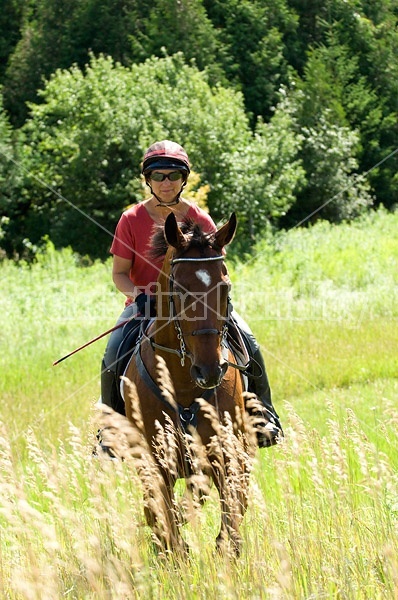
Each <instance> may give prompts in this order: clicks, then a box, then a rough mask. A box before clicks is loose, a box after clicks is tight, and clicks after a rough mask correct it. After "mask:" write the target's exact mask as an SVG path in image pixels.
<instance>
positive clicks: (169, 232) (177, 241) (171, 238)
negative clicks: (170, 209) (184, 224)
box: [164, 213, 186, 250]
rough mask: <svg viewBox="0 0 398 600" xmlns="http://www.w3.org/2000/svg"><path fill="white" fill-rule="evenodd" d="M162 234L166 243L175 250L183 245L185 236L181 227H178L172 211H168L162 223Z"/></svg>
mask: <svg viewBox="0 0 398 600" xmlns="http://www.w3.org/2000/svg"><path fill="white" fill-rule="evenodd" d="M164 235H165V238H166V240H167V243H168V244H170V246H173V248H176V249H177V250H181V249H182V248H183V247H184V246H185V243H186V241H185V237H184V234H183V233H182V231H181V229H180V228H179V227H178V223H177V219H176V218H175V214H174V213H170V214H169V215H168V216H167V219H166V221H165V223H164Z"/></svg>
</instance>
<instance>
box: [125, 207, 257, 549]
mask: <svg viewBox="0 0 398 600" xmlns="http://www.w3.org/2000/svg"><path fill="white" fill-rule="evenodd" d="M235 230H236V217H235V215H234V214H233V215H232V216H231V218H230V220H229V221H228V222H227V223H226V224H225V225H223V226H222V227H221V228H220V229H219V230H217V231H216V232H215V233H214V234H210V235H209V234H205V233H204V232H203V231H202V230H201V229H200V227H199V226H198V225H196V224H193V223H191V222H187V223H185V225H181V227H180V226H179V225H178V224H177V222H176V219H175V216H174V214H172V213H171V214H170V215H169V216H168V217H167V219H166V222H165V226H164V229H163V228H162V229H161V231H160V234H161V235H159V233H158V234H157V235H156V236H155V238H154V252H156V251H157V252H158V256H161V255H162V256H163V255H164V262H163V268H162V271H161V273H160V276H159V278H158V283H157V291H156V312H157V316H156V318H155V319H154V320H153V321H152V322H151V324H150V325H149V328H148V329H147V330H146V331H145V332H143V333H142V335H141V339H140V340H139V343H138V344H137V346H136V349H135V353H134V355H133V357H132V360H131V362H130V364H129V366H128V368H127V371H126V378H127V379H126V381H127V382H128V381H129V380H130V381H131V382H133V383H134V384H135V387H136V393H137V398H138V407H139V411H138V412H139V413H140V419H141V418H142V422H141V425H140V427H141V431H143V432H144V436H145V438H146V440H147V442H148V447H149V448H150V449H151V453H152V457H153V464H154V465H155V466H156V470H157V473H158V475H160V477H159V481H160V486H159V487H160V490H159V492H160V493H159V495H158V496H157V498H156V501H154V498H153V497H152V498H149V497H147V498H146V502H145V514H146V519H147V522H148V524H149V525H150V526H151V527H152V530H153V532H154V534H155V539H156V540H157V543H158V544H159V546H161V547H162V548H164V549H166V550H174V549H179V548H180V549H181V548H183V547H185V544H184V542H183V540H182V537H181V533H180V527H179V519H178V517H177V513H178V511H176V508H175V506H176V504H175V498H174V484H175V482H176V480H177V478H181V477H182V478H185V479H186V480H187V484H188V488H189V481H191V480H190V476H191V475H193V474H194V473H195V467H194V464H195V461H196V459H195V457H194V458H192V452H191V450H190V445H189V444H188V445H187V443H186V440H187V439H191V441H192V440H193V439H195V440H196V441H197V440H200V448H201V450H200V452H199V454H200V453H201V454H202V455H205V457H206V461H205V466H203V464H202V466H201V468H200V469H201V473H202V474H203V473H204V474H205V475H206V477H208V478H211V479H212V480H213V481H214V483H215V485H216V487H217V490H218V492H219V497H220V503H221V527H220V532H219V535H218V537H217V546H218V547H219V548H220V547H224V544H226V545H227V546H228V545H229V546H231V547H232V549H233V551H234V552H236V553H237V552H239V547H240V541H241V540H240V535H239V526H240V523H241V521H242V518H243V515H244V513H245V510H246V507H247V485H248V479H249V472H250V468H251V458H252V451H253V447H252V445H251V444H250V443H247V439H249V438H248V437H246V435H245V430H246V423H247V421H246V417H245V408H244V399H243V383H242V374H241V372H240V370H239V368H238V367H237V365H236V362H235V359H234V357H233V355H232V353H231V352H230V350H229V349H228V347H227V344H226V332H227V326H226V322H227V319H228V310H229V300H228V299H229V291H230V280H229V277H228V271H227V268H226V265H225V261H224V253H223V248H224V246H226V245H227V244H228V243H229V242H230V241H231V240H232V238H233V236H234V234H235ZM159 245H160V248H157V249H156V246H159ZM162 246H163V247H162ZM154 255H155V254H154ZM159 357H162V358H163V359H164V363H165V364H166V365H167V369H168V372H169V374H170V380H171V382H172V386H173V387H174V390H176V392H175V396H174V398H173V397H170V394H167V393H166V392H165V387H167V386H164V385H162V384H161V383H159V385H158V384H157V383H156V380H157V379H158V377H157V369H158V367H159ZM160 360H161V359H160ZM131 387H134V386H130V385H128V386H127V388H129V389H130V388H131ZM159 388H162V390H160V389H159ZM129 400H130V401H129ZM126 416H127V418H128V419H129V420H130V421H131V422H132V423H133V424H135V425H137V423H136V421H137V412H136V410H135V408H134V402H132V401H131V398H127V401H126ZM171 424H173V426H174V429H175V431H176V432H177V435H176V436H175V438H174V442H173V443H168V446H169V447H168V449H167V452H168V451H170V449H171V448H172V446H173V445H174V446H175V462H174V466H173V467H170V466H169V464H170V463H168V462H167V461H166V460H164V456H165V450H163V459H162V458H161V457H159V431H163V432H165V431H169V430H170V425H171ZM226 431H229V432H230V434H231V436H232V441H231V436H230V439H229V440H228V436H227V435H226ZM166 443H167V442H166ZM191 445H192V444H191ZM238 449H240V450H238ZM167 452H166V453H167ZM197 454H198V453H197ZM189 455H190V456H189ZM196 458H197V457H196ZM196 464H197V461H196ZM144 493H145V492H144ZM149 495H151V494H149Z"/></svg>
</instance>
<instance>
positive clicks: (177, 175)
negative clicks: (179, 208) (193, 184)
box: [148, 169, 184, 204]
mask: <svg viewBox="0 0 398 600" xmlns="http://www.w3.org/2000/svg"><path fill="white" fill-rule="evenodd" d="M161 179H163V181H159V180H161ZM148 180H149V184H150V186H151V188H152V190H153V192H154V193H155V194H156V196H157V197H158V198H160V199H161V200H162V202H165V203H166V204H167V203H168V202H173V200H174V198H175V197H176V196H177V194H179V192H180V191H181V187H182V185H183V183H184V179H183V175H182V173H181V171H176V169H156V171H152V172H151V173H150V175H149V177H148Z"/></svg>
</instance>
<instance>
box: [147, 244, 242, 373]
mask: <svg viewBox="0 0 398 600" xmlns="http://www.w3.org/2000/svg"><path fill="white" fill-rule="evenodd" d="M219 260H222V261H223V260H224V256H223V255H219V256H211V257H197V258H188V257H187V258H173V259H172V260H171V261H170V264H171V272H170V276H169V322H170V321H173V323H174V327H175V330H176V334H177V339H178V340H179V343H180V348H169V347H168V346H162V345H161V344H158V343H156V342H155V341H154V340H153V339H152V338H149V337H148V336H147V334H146V333H145V332H144V334H143V336H144V338H145V339H146V340H147V341H149V343H150V344H151V346H152V348H158V349H159V350H164V351H166V352H171V353H173V354H177V355H178V356H179V357H180V361H181V366H182V367H183V366H184V365H185V358H186V357H187V356H188V358H190V360H191V362H192V360H193V358H192V354H191V353H190V352H189V351H188V350H187V346H186V344H185V339H184V335H187V334H186V333H185V334H184V332H183V331H182V328H181V324H180V321H179V319H178V314H177V311H176V307H175V304H174V283H175V279H174V275H173V267H174V265H176V264H178V263H199V262H215V261H219ZM229 307H230V305H229V304H228V308H227V314H226V316H225V322H224V325H223V326H222V328H221V330H219V329H211V328H210V329H209V328H202V329H194V330H193V331H191V332H190V333H189V334H188V335H193V336H196V335H218V336H220V337H221V340H224V339H225V338H226V335H227V330H228V327H227V319H228V316H229Z"/></svg>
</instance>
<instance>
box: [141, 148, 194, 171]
mask: <svg viewBox="0 0 398 600" xmlns="http://www.w3.org/2000/svg"><path fill="white" fill-rule="evenodd" d="M155 169H177V170H178V171H182V172H183V174H184V176H185V178H187V177H188V175H189V173H190V164H189V158H188V154H187V153H186V152H185V150H184V148H183V147H182V146H180V144H177V143H176V142H171V141H170V140H162V141H161V142H155V143H154V144H152V146H150V147H149V148H148V150H147V151H146V152H145V154H144V160H143V163H142V174H143V175H147V174H148V173H149V172H150V171H153V170H155Z"/></svg>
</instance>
